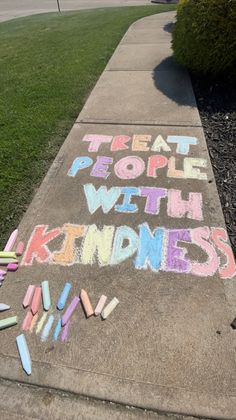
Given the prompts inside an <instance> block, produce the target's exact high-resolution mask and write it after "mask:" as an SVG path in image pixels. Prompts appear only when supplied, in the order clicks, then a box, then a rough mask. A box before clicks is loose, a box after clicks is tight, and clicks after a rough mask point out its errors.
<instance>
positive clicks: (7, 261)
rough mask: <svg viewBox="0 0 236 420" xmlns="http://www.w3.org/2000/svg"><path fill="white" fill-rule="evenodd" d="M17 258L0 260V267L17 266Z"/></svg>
mask: <svg viewBox="0 0 236 420" xmlns="http://www.w3.org/2000/svg"><path fill="white" fill-rule="evenodd" d="M16 263H17V260H16V259H15V258H0V265H8V264H16Z"/></svg>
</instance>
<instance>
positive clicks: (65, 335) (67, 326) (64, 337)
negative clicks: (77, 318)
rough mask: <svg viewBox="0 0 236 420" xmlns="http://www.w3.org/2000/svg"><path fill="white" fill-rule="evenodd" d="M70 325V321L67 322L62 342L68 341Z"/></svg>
mask: <svg viewBox="0 0 236 420" xmlns="http://www.w3.org/2000/svg"><path fill="white" fill-rule="evenodd" d="M69 325H70V321H68V322H67V324H66V325H65V326H64V327H63V329H62V333H61V341H63V342H64V341H67V338H68V331H69Z"/></svg>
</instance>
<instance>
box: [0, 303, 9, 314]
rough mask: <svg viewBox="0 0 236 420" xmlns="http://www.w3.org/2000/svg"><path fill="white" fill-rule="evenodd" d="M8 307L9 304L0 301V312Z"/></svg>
mask: <svg viewBox="0 0 236 420" xmlns="http://www.w3.org/2000/svg"><path fill="white" fill-rule="evenodd" d="M8 309H11V307H10V306H9V305H6V304H5V303H0V312H3V311H8Z"/></svg>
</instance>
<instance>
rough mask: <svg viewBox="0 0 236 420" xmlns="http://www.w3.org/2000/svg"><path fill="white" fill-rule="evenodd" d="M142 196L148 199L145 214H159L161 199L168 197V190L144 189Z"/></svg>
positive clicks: (142, 189)
mask: <svg viewBox="0 0 236 420" xmlns="http://www.w3.org/2000/svg"><path fill="white" fill-rule="evenodd" d="M141 196H142V197H147V200H146V205H145V209H144V211H145V213H148V214H159V211H160V201H161V198H164V197H166V196H167V190H166V188H156V187H142V188H141Z"/></svg>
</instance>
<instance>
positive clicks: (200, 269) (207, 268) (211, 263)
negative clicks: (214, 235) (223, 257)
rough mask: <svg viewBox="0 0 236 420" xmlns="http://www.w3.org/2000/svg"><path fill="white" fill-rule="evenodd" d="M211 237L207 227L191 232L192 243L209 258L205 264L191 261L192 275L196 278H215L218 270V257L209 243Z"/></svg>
mask: <svg viewBox="0 0 236 420" xmlns="http://www.w3.org/2000/svg"><path fill="white" fill-rule="evenodd" d="M209 237H210V229H209V227H207V226H204V227H198V228H196V229H192V230H191V238H192V242H193V243H194V244H196V245H198V246H199V247H200V248H201V249H202V250H203V251H204V252H205V253H206V254H207V256H208V259H207V261H206V262H203V263H200V262H195V261H191V263H192V269H191V273H192V274H194V275H195V276H200V277H207V276H213V275H214V274H215V272H216V270H217V268H218V256H217V253H216V251H215V248H214V247H213V246H212V244H211V243H210V242H209V241H208V240H209Z"/></svg>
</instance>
